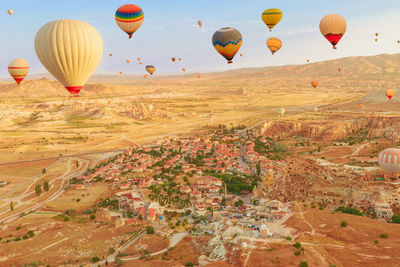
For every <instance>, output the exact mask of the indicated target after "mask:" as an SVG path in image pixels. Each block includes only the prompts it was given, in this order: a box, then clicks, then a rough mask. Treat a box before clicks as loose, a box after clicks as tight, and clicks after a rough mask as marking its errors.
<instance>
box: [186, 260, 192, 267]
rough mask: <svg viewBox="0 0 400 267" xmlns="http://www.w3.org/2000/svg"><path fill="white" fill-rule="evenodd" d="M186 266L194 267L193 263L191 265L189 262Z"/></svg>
mask: <svg viewBox="0 0 400 267" xmlns="http://www.w3.org/2000/svg"><path fill="white" fill-rule="evenodd" d="M185 266H188V267H193V263H191V262H190V261H188V262H186V263H185Z"/></svg>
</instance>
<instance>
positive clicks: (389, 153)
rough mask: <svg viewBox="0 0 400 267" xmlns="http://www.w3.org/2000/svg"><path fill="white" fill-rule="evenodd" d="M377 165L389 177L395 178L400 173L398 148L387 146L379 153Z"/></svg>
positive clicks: (399, 152)
mask: <svg viewBox="0 0 400 267" xmlns="http://www.w3.org/2000/svg"><path fill="white" fill-rule="evenodd" d="M378 162H379V166H381V168H382V170H383V171H384V172H385V175H387V176H388V177H389V178H392V179H393V178H397V177H398V176H399V173H400V149H398V148H387V149H385V150H383V151H382V152H381V153H379V156H378Z"/></svg>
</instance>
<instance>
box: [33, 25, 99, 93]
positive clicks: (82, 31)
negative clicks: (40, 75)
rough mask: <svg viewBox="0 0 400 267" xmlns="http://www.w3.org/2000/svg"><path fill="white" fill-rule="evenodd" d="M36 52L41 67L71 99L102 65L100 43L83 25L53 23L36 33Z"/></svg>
mask: <svg viewBox="0 0 400 267" xmlns="http://www.w3.org/2000/svg"><path fill="white" fill-rule="evenodd" d="M35 50H36V54H37V56H38V58H39V60H40V62H42V64H43V66H44V67H45V68H46V69H47V70H48V71H49V72H50V73H51V74H52V75H53V76H54V77H55V78H56V79H57V80H58V81H59V82H60V83H61V84H62V85H64V86H65V88H66V89H67V90H68V91H69V92H70V93H71V94H72V95H77V94H79V91H80V90H81V89H82V87H83V86H84V85H85V83H86V81H87V80H88V79H89V77H90V76H91V75H92V74H93V72H94V71H95V70H96V68H97V66H98V65H99V63H100V61H101V58H102V56H103V40H102V39H101V36H100V34H99V33H98V32H97V30H96V29H95V28H94V27H93V26H91V25H90V24H88V23H86V22H84V21H80V20H72V19H65V20H55V21H52V22H49V23H47V24H45V25H44V26H42V28H40V29H39V31H38V32H37V34H36V38H35Z"/></svg>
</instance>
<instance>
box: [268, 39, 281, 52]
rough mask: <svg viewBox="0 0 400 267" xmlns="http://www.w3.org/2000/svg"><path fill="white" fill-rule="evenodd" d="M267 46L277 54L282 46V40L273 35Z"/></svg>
mask: <svg viewBox="0 0 400 267" xmlns="http://www.w3.org/2000/svg"><path fill="white" fill-rule="evenodd" d="M267 46H268V48H269V50H271V52H272V55H274V54H275V52H277V51H278V50H279V49H281V47H282V41H281V40H280V39H278V38H275V37H272V38H269V39H268V40H267Z"/></svg>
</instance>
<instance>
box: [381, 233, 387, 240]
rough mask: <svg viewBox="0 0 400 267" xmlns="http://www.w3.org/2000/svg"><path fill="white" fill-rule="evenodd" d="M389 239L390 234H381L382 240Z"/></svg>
mask: <svg viewBox="0 0 400 267" xmlns="http://www.w3.org/2000/svg"><path fill="white" fill-rule="evenodd" d="M388 237H389V235H388V234H384V233H382V234H381V238H384V239H386V238H388Z"/></svg>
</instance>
